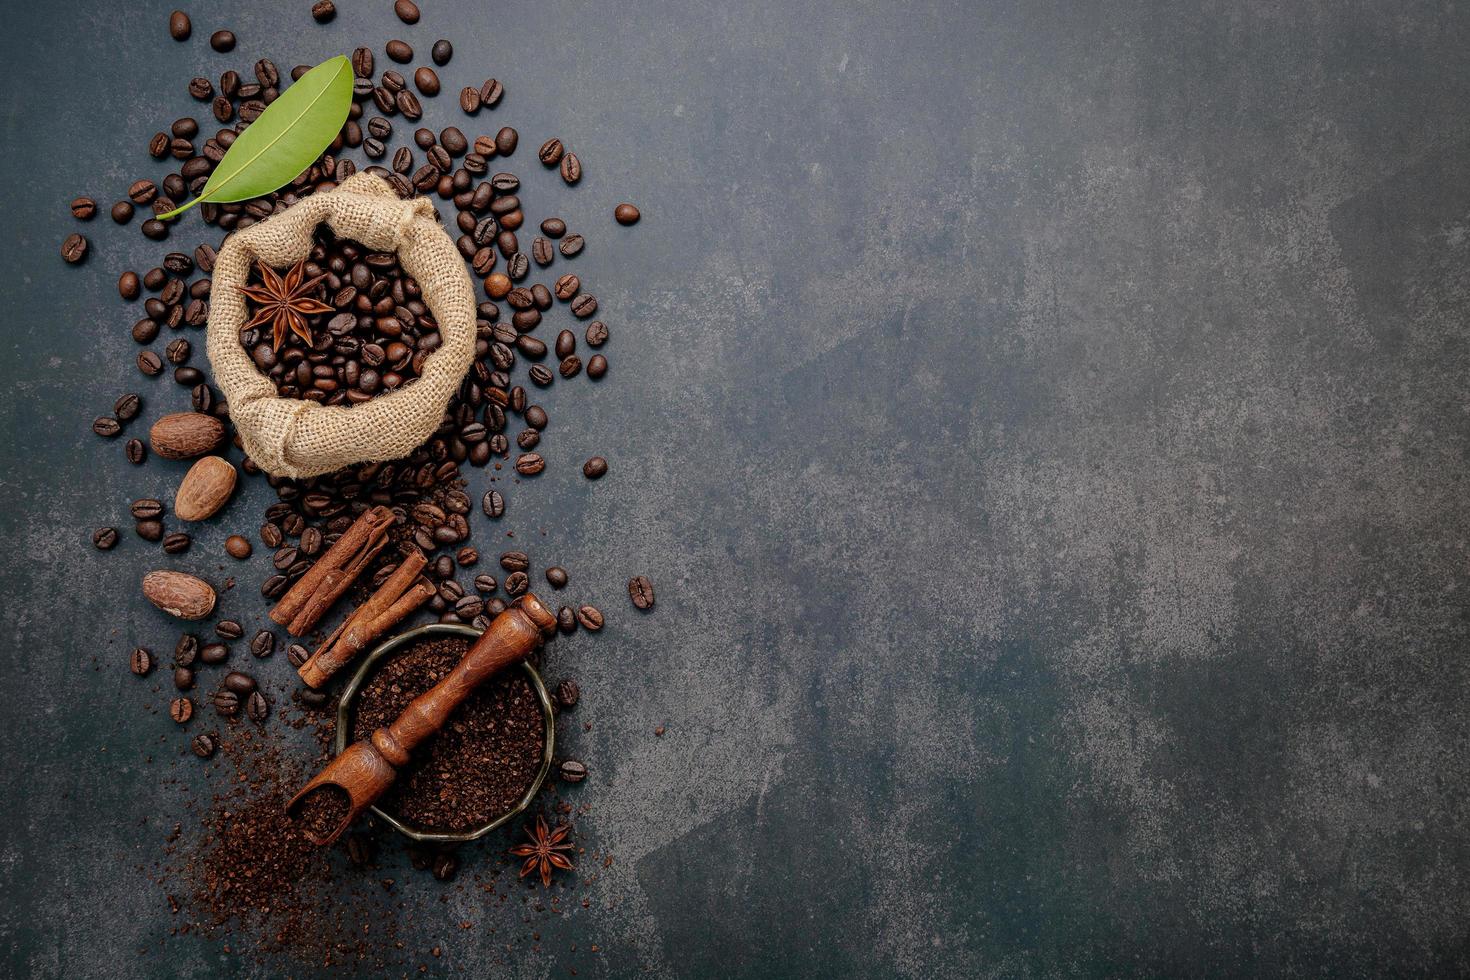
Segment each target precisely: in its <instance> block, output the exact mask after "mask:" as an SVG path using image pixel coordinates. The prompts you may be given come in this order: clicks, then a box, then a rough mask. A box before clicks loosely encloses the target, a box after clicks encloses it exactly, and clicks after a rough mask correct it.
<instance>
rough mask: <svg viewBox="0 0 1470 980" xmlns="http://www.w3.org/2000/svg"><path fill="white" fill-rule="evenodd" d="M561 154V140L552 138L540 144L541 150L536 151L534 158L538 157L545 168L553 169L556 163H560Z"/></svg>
mask: <svg viewBox="0 0 1470 980" xmlns="http://www.w3.org/2000/svg"><path fill="white" fill-rule="evenodd" d="M563 152H564V151H563V149H562V145H561V140H559V139H557V138H556V137H555V136H553V137H552V138H551V139H549V140H547V141H546V142H545V143H542V144H541V149H540V150H539V151H537V153H536V156H537V157H539V158H540V160H541V162H542V163H543V164H545V165H546V166H548V167H554V166H556V165H557V164H558V163H561V158H562V153H563Z"/></svg>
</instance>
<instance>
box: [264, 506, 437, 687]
mask: <svg viewBox="0 0 1470 980" xmlns="http://www.w3.org/2000/svg"><path fill="white" fill-rule="evenodd" d="M394 520H395V518H394V516H393V511H391V510H389V509H388V508H387V507H374V508H372V509H370V510H368V511H366V512H364V513H363V514H362V516H361V517H359V518H358V519H357V520H356V521H354V522H353V524H352V526H351V527H349V528H348V529H347V530H346V531H345V532H343V534H342V537H341V538H339V539H337V542H336V544H334V545H332V547H331V548H329V549H327V552H326V554H324V555H322V557H321V558H320V559H319V560H318V561H317V563H316V564H315V565H313V566H312V567H311V569H310V570H309V571H308V572H307V573H306V574H305V575H303V576H301V578H300V579H298V580H297V582H296V584H295V585H293V586H292V587H291V588H290V590H289V591H287V592H286V594H285V595H283V596H282V597H281V600H280V602H278V603H276V606H275V608H273V609H272V610H271V612H270V617H271V619H273V620H275V621H276V622H278V623H280V624H281V625H283V626H285V627H286V630H287V631H288V632H289V633H291V635H292V636H301V635H302V634H304V633H308V632H310V631H311V630H312V628H313V627H315V626H316V624H317V623H318V622H319V621H320V620H321V618H322V616H323V615H325V614H326V612H327V610H328V609H330V608H331V607H332V605H333V603H335V602H336V601H337V600H338V599H339V598H341V597H342V594H343V593H345V592H346V591H347V590H348V589H349V588H351V586H352V583H353V582H354V581H356V580H357V578H358V577H359V576H360V575H361V574H362V573H363V572H364V571H366V570H367V568H368V566H370V565H371V564H372V562H373V559H374V558H376V557H377V556H378V554H379V553H380V552H381V551H382V550H383V548H384V547H386V546H387V544H388V530H389V528H391V527H392V526H393V522H394ZM427 564H428V559H427V558H425V557H424V553H423V552H422V551H419V550H418V549H417V548H413V547H410V548H408V549H407V550H406V552H405V553H404V556H403V558H402V560H401V561H400V562H399V563H398V567H397V568H395V569H394V570H393V573H392V574H391V575H389V576H388V578H387V579H386V580H384V582H383V584H382V585H381V586H379V587H378V589H377V590H376V591H374V592H373V594H372V595H371V596H369V597H368V599H367V601H366V602H364V603H363V604H362V605H360V606H358V607H357V608H356V609H355V610H353V611H352V613H351V614H350V615H348V617H347V618H346V619H345V620H343V621H342V624H341V625H340V626H338V627H337V628H336V629H335V630H333V631H332V633H331V634H330V635H328V637H327V638H326V640H325V641H324V642H323V643H322V645H321V646H320V647H318V648H317V651H316V652H315V653H314V654H312V656H311V659H309V660H307V661H306V663H304V664H302V665H301V667H300V669H299V670H298V671H297V672H298V673H299V674H300V675H301V679H302V680H303V681H305V682H306V683H307V685H309V686H310V687H313V688H319V687H321V686H322V685H323V684H325V683H326V682H327V681H328V680H329V679H330V678H331V676H332V675H333V674H335V673H336V672H337V671H339V670H341V669H342V668H343V667H344V666H346V665H347V664H348V663H350V662H351V661H352V660H353V658H355V657H357V656H358V655H359V654H361V653H362V652H363V651H364V650H366V649H367V648H368V647H369V646H371V645H372V644H373V643H374V642H375V641H376V640H377V639H378V638H379V637H380V636H382V635H383V634H384V633H386V632H387V631H388V630H390V629H392V628H393V627H394V626H396V625H398V624H399V623H400V622H402V621H403V620H404V619H405V618H407V616H408V615H409V613H411V612H413V611H414V610H415V609H417V608H418V607H419V606H421V605H423V604H424V603H425V602H427V601H428V600H429V598H430V597H431V596H433V594H434V586H433V585H432V584H430V582H429V580H428V579H426V578H424V577H423V576H422V575H421V574H420V573H421V572H422V571H423V570H424V567H425V566H426V565H427Z"/></svg>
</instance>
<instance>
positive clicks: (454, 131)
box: [439, 126, 470, 157]
mask: <svg viewBox="0 0 1470 980" xmlns="http://www.w3.org/2000/svg"><path fill="white" fill-rule="evenodd" d="M439 145H440V146H442V147H444V149H445V150H446V151H448V152H449V154H450V155H451V156H456V157H457V156H462V155H463V154H464V151H465V150H467V149H469V145H470V144H469V140H467V139H465V136H464V133H462V132H460V130H459V128H458V127H456V126H446V127H444V128H443V129H442V130H440V131H439Z"/></svg>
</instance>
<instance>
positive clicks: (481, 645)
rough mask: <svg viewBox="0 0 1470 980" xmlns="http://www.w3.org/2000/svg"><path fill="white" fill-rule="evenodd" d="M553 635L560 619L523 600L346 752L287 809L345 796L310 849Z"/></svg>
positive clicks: (291, 812) (331, 837)
mask: <svg viewBox="0 0 1470 980" xmlns="http://www.w3.org/2000/svg"><path fill="white" fill-rule="evenodd" d="M555 629H556V616H554V615H553V614H552V613H551V611H550V610H548V609H547V608H546V607H545V606H544V605H542V603H541V600H539V599H537V598H536V597H535V596H534V595H531V594H530V593H527V594H526V595H523V596H521V598H519V599H517V600H516V602H515V604H514V605H512V606H511V607H510V608H509V609H507V610H506V611H505V612H503V613H501V614H500V615H499V616H496V617H495V619H494V620H493V621H491V623H490V627H489V628H488V629H486V630H485V632H484V633H482V634H480V638H479V639H478V640H476V641H475V643H474V645H473V646H471V647H470V648H469V650H467V651H466V652H465V655H464V657H463V659H461V660H460V662H459V663H458V664H457V665H456V666H455V668H454V669H453V670H452V671H450V672H449V675H448V676H446V677H445V678H444V679H443V680H442V681H440V682H439V683H438V684H435V685H434V686H433V687H431V688H429V690H427V691H425V692H424V693H423V694H420V695H419V696H418V697H416V698H414V699H413V701H411V702H409V705H408V707H407V708H404V709H403V713H402V714H400V715H399V716H398V717H397V718H396V719H394V721H393V723H392V724H391V725H389V726H388V727H387V728H379V729H378V730H377V731H375V732H373V734H372V736H371V737H370V738H366V739H364V740H362V741H361V742H357V743H356V744H354V745H350V746H348V747H347V749H346V750H345V751H343V752H342V753H341V754H340V755H338V756H337V758H335V759H333V760H332V761H331V762H330V763H328V764H327V767H326V768H325V769H323V770H322V771H321V772H319V773H317V774H316V776H315V777H313V778H312V780H311V782H309V783H307V784H306V786H305V787H303V788H302V790H301V792H299V793H297V794H296V795H295V796H294V797H292V798H291V802H289V803H287V804H286V815H287V816H289V817H293V818H294V817H295V816H296V815H297V813H298V812H299V807H300V805H301V803H302V801H303V800H305V799H306V798H307V797H308V796H310V795H311V794H312V793H313V792H315V791H316V790H318V789H321V788H322V787H324V786H335V787H337V788H338V789H340V790H342V791H344V792H345V793H346V794H347V797H348V800H349V802H350V806H349V809H348V811H347V815H346V816H345V817H343V818H342V820H341V822H340V823H338V824H337V826H336V827H335V828H333V829H332V831H331V832H330V833H329V834H327V835H326V836H325V837H320V838H319V837H317V836H315V835H313V834H312V833H311V832H310V831H308V832H307V836H308V837H309V838H310V840H311V841H312V843H314V844H318V845H321V846H323V847H325V846H326V845H328V844H331V843H332V842H333V841H335V840H336V839H337V838H338V837H340V836H342V832H343V831H344V830H346V829H347V828H348V826H350V825H351V823H352V821H354V820H356V819H357V818H358V817H359V816H360V815H361V814H362V812H363V811H364V810H366V809H367V808H368V807H370V806H372V805H373V804H374V803H375V802H377V800H378V798H379V797H381V796H382V795H383V794H384V793H385V792H386V791H387V790H388V787H389V786H392V785H393V780H394V779H395V778H397V776H398V769H399V768H400V767H402V766H404V765H407V763H408V760H409V756H410V754H411V753H412V752H413V750H414V749H415V748H417V747H418V746H419V745H421V744H423V742H424V741H425V740H426V739H428V738H429V737H430V736H432V735H433V734H434V733H435V732H437V731H438V730H439V729H440V728H442V727H443V725H444V723H445V722H446V721H447V720H448V719H449V716H450V715H451V714H453V713H454V709H455V708H458V707H459V706H460V704H461V703H462V702H463V701H464V699H465V698H467V697H469V695H470V692H471V691H473V690H474V689H475V687H476V686H478V685H479V684H480V682H481V681H484V680H485V679H486V678H488V677H490V676H491V675H493V674H495V673H498V672H499V671H501V670H503V669H505V668H506V667H509V666H510V665H511V664H514V663H516V662H518V661H520V660H521V659H523V658H524V657H526V656H527V655H528V654H530V653H531V651H533V650H535V649H536V648H537V647H538V646H540V645H541V643H542V642H543V641H544V640H545V638H546V636H547V635H549V634H550V633H551V632H552V631H553V630H555Z"/></svg>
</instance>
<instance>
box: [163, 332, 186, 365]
mask: <svg viewBox="0 0 1470 980" xmlns="http://www.w3.org/2000/svg"><path fill="white" fill-rule="evenodd" d="M193 352H194V347H193V345H191V344H190V343H189V342H188V341H187V340H185V339H184V338H183V337H179V338H178V339H177V340H171V341H169V344H168V346H167V347H165V348H164V349H163V356H164V357H165V358H167V359H168V362H169V363H170V364H184V363H186V362H187V361H188V360H189V355H190V354H192V353H193Z"/></svg>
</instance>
